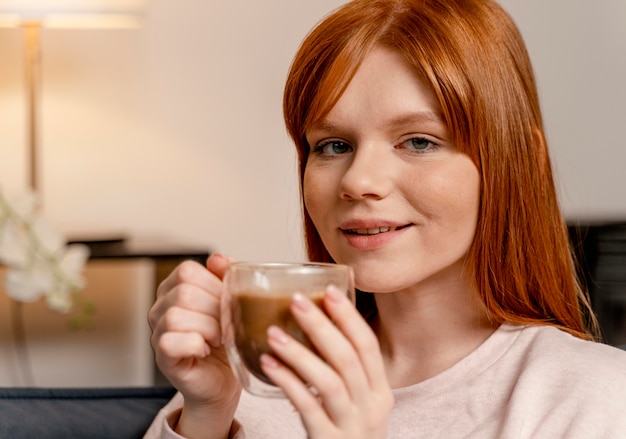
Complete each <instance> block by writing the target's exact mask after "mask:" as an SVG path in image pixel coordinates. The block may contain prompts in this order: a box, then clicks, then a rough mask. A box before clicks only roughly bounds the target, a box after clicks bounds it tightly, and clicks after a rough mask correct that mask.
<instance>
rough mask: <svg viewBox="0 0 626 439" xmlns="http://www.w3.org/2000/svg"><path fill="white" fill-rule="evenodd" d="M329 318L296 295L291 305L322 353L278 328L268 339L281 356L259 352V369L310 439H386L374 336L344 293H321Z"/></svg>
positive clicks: (384, 390)
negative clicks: (278, 389) (287, 402)
mask: <svg viewBox="0 0 626 439" xmlns="http://www.w3.org/2000/svg"><path fill="white" fill-rule="evenodd" d="M324 307H325V309H326V311H327V312H328V314H329V316H330V319H332V321H333V322H334V324H333V323H332V322H331V320H329V318H328V317H326V315H325V314H324V313H323V312H322V311H321V310H320V309H319V308H317V307H316V306H315V305H314V304H313V303H312V302H311V301H310V300H309V299H307V298H306V297H304V296H302V295H296V296H295V297H294V300H293V302H292V306H291V310H292V313H293V314H294V317H295V318H296V320H297V321H298V324H299V325H300V326H301V328H302V329H303V330H304V331H305V332H306V333H307V334H308V336H309V337H310V338H311V341H312V342H313V344H314V345H315V347H316V348H317V349H318V351H319V352H320V356H321V357H322V358H324V359H325V361H323V360H322V359H321V358H320V357H318V356H317V355H315V354H314V353H313V352H311V351H310V350H308V349H306V348H305V347H304V346H303V345H302V344H300V343H298V342H297V341H296V340H295V339H293V338H292V337H290V336H289V335H287V334H286V333H285V332H284V331H282V330H281V329H279V328H277V327H271V328H270V329H269V331H268V341H269V343H270V346H271V348H272V350H273V352H274V353H275V355H276V356H277V357H278V358H279V359H280V361H277V360H276V359H275V358H273V357H271V356H269V355H264V356H262V364H263V371H264V372H265V373H266V374H267V376H268V377H269V378H270V379H271V380H272V381H273V382H274V383H275V384H276V385H278V386H279V387H281V388H282V389H283V391H284V392H285V394H286V395H287V397H288V398H289V399H290V400H291V402H292V404H293V405H294V407H295V408H296V409H297V410H298V411H299V413H300V416H301V418H302V421H303V423H304V427H305V428H306V430H307V432H308V435H309V438H312V439H315V438H319V439H333V438H350V439H358V438H363V439H366V438H367V439H374V438H385V437H386V433H387V423H388V419H389V415H390V413H391V409H392V408H393V395H392V393H391V389H390V387H389V384H388V382H387V377H386V374H385V368H384V364H383V360H382V356H381V353H380V348H379V345H378V340H377V339H376V336H375V335H374V333H373V331H372V330H371V328H370V327H369V325H368V324H367V323H366V322H365V320H363V318H362V317H361V316H360V315H359V313H358V312H357V310H356V308H355V307H354V306H353V305H352V303H350V301H349V300H348V299H347V298H346V296H345V294H343V293H342V292H341V291H339V290H338V289H336V288H333V287H330V288H329V289H328V291H327V293H326V296H325V297H324Z"/></svg>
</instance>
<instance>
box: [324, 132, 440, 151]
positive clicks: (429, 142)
mask: <svg viewBox="0 0 626 439" xmlns="http://www.w3.org/2000/svg"><path fill="white" fill-rule="evenodd" d="M416 142H419V144H424V143H426V144H427V146H426V148H424V149H415V148H412V146H414V144H415V143H416ZM339 145H342V147H343V149H344V150H343V152H333V153H328V152H327V151H326V149H327V147H329V146H333V147H336V146H339ZM440 146H441V145H439V144H437V143H435V142H434V141H432V140H430V139H429V138H427V137H424V136H416V137H411V138H409V139H407V140H404V141H403V142H401V143H399V144H398V145H397V146H396V148H397V149H400V148H402V147H406V149H407V150H408V151H410V152H414V153H416V154H426V153H428V152H431V151H433V150H435V149H437V148H439V147H440ZM352 149H353V148H352V146H350V144H348V143H346V142H343V141H341V140H324V141H322V142H320V143H318V144H317V145H315V147H314V148H313V150H312V152H313V153H314V154H318V155H326V156H333V155H341V154H345V153H346V152H349V151H351V150H352Z"/></svg>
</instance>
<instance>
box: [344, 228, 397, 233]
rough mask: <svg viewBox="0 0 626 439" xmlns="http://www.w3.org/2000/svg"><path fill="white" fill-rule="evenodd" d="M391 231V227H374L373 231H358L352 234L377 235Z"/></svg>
mask: <svg viewBox="0 0 626 439" xmlns="http://www.w3.org/2000/svg"><path fill="white" fill-rule="evenodd" d="M389 230H391V228H390V227H374V228H372V229H356V230H353V231H352V232H353V233H356V234H357V235H377V234H379V233H384V232H388V231H389Z"/></svg>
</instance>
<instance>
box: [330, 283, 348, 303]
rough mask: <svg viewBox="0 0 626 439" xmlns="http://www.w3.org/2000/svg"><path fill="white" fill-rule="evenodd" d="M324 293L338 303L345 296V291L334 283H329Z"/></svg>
mask: <svg viewBox="0 0 626 439" xmlns="http://www.w3.org/2000/svg"><path fill="white" fill-rule="evenodd" d="M326 295H327V296H328V298H329V299H330V300H332V301H333V302H335V303H340V302H342V301H343V300H345V298H346V293H344V292H343V291H341V290H340V289H339V288H337V287H336V286H335V285H329V286H328V288H326Z"/></svg>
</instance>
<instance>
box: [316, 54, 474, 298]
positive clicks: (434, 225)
mask: <svg viewBox="0 0 626 439" xmlns="http://www.w3.org/2000/svg"><path fill="white" fill-rule="evenodd" d="M306 136H307V140H308V142H309V145H311V153H310V154H309V158H308V162H307V164H306V169H305V173H304V202H305V206H306V209H307V211H308V213H309V215H310V217H311V219H312V221H313V223H314V224H315V227H316V228H317V230H318V232H319V234H320V236H321V238H322V241H323V242H324V245H325V246H326V248H327V249H328V251H329V253H330V254H331V256H332V257H333V258H334V260H335V261H336V262H338V263H343V264H349V265H351V266H353V267H354V269H355V274H356V281H357V287H358V288H359V289H362V290H365V291H369V292H391V291H399V290H403V289H405V288H409V287H411V286H413V285H417V284H420V283H423V282H427V281H433V280H434V281H440V280H444V279H451V280H454V279H456V280H458V279H459V276H460V275H461V269H462V265H463V259H464V257H465V255H466V254H467V252H468V249H469V247H470V245H471V243H472V240H473V237H474V233H475V230H476V222H477V216H478V205H479V191H480V177H479V173H478V170H477V168H476V166H474V164H473V163H472V161H471V160H470V158H469V157H468V156H467V155H465V154H463V153H461V152H459V151H458V150H457V149H456V148H455V146H454V144H453V143H452V139H451V137H450V133H449V132H448V129H447V127H446V125H445V123H444V122H443V119H442V115H441V108H440V106H439V104H438V102H437V100H436V98H435V96H434V94H433V92H432V90H431V88H430V87H429V86H428V84H427V83H426V82H425V81H423V80H422V79H420V77H419V76H418V75H417V74H416V72H415V71H414V70H413V69H412V68H411V66H410V65H409V64H408V63H407V62H406V61H405V60H404V59H403V58H402V56H401V55H399V54H398V53H396V52H394V51H391V50H388V49H384V48H376V49H375V50H373V51H372V52H371V53H370V54H369V55H368V56H367V57H366V58H365V60H364V62H363V64H362V65H361V67H360V68H359V70H358V72H357V73H356V75H355V77H354V78H353V80H352V82H351V83H350V84H349V86H348V88H347V89H346V91H345V93H344V94H343V96H342V97H341V99H340V100H339V101H338V102H337V104H336V105H335V107H334V108H333V109H332V110H331V111H330V113H329V114H328V116H327V117H326V118H325V119H324V120H323V121H322V122H321V123H320V124H319V125H317V126H314V127H312V128H311V129H310V130H309V131H307V133H306Z"/></svg>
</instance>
